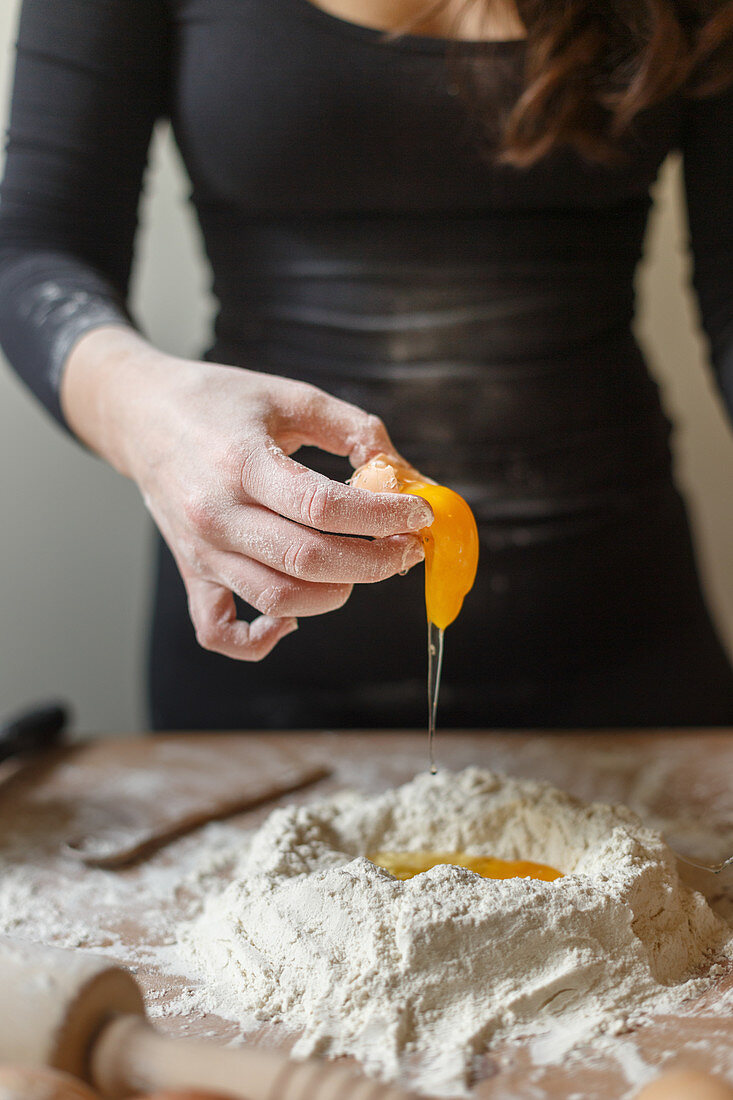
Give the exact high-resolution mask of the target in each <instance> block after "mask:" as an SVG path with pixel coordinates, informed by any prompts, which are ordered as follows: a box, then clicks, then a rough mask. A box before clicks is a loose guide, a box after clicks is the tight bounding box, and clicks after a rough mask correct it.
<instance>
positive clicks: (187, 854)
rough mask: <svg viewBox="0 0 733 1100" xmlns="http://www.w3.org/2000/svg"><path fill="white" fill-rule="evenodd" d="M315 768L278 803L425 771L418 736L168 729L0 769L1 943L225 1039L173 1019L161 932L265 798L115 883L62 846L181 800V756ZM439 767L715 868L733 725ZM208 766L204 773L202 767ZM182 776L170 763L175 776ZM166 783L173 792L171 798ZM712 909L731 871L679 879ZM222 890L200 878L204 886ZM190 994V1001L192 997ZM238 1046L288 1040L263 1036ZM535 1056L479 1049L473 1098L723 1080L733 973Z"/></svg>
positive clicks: (175, 981)
mask: <svg viewBox="0 0 733 1100" xmlns="http://www.w3.org/2000/svg"><path fill="white" fill-rule="evenodd" d="M273 754H275V755H277V754H279V755H280V757H281V758H297V759H301V760H303V759H305V760H309V761H311V760H312V761H323V762H325V763H326V764H328V765H329V766H330V767H331V768H332V769H333V771H332V775H331V776H330V777H329V778H327V779H324V780H322V781H321V782H319V783H318V784H316V785H315V786H314V787H311V788H309V789H307V790H304V791H301V792H298V793H297V794H293V795H291V796H289V797H288V799H285V800H284V801H291V800H293V799H297V800H299V801H306V800H308V799H312V798H314V797H320V796H322V795H326V794H329V793H331V792H333V791H335V790H337V789H340V788H343V787H344V786H348V787H354V788H357V789H361V790H365V791H377V790H381V789H384V788H385V787H387V786H391V785H395V784H399V783H402V782H404V781H406V780H408V779H410V778H411V777H412V776H413V775H414V774H415V773H416V772H417V771H420V770H423V769H424V768H425V767H426V765H427V744H426V737H425V735H424V734H419V733H401V732H394V733H384V732H380V733H373V732H372V733H370V732H368V731H365V732H363V733H355V732H349V733H334V732H329V733H313V734H311V733H283V734H272V733H267V734H262V735H257V734H251V733H248V734H212V735H208V736H207V735H202V734H180V735H175V734H171V735H166V736H164V737H156V738H139V739H135V740H130V739H129V738H119V739H112V740H99V741H96V742H94V743H91V744H89V745H87V746H81V747H78V748H75V749H73V750H71V751H69V752H66V753H61V754H59V755H57V756H55V757H52V758H50V759H49V760H48V761H47V762H46V763H45V764H43V765H41V766H31V767H30V768H25V769H24V770H22V771H20V772H15V774H13V771H14V769H13V767H12V766H9V765H5V766H4V768H3V769H0V932H7V933H9V934H17V935H19V936H25V937H27V938H32V939H37V940H44V941H46V942H54V943H58V944H60V945H62V946H68V947H73V948H76V949H79V950H92V951H97V952H100V951H101V952H102V953H106V954H108V955H110V956H111V957H114V958H117V959H119V960H121V961H122V962H123V963H125V964H126V965H129V966H131V967H133V968H134V969H135V972H136V974H137V977H138V979H139V980H140V982H141V984H142V985H143V987H144V989H145V990H146V995H147V998H148V1004H149V1007H150V1011H151V1014H152V1015H153V1016H154V1018H155V1020H156V1024H157V1026H159V1027H160V1028H161V1029H163V1030H165V1031H168V1032H170V1033H171V1034H176V1035H183V1034H185V1035H190V1036H199V1037H207V1038H212V1039H216V1040H221V1041H227V1040H231V1039H232V1038H233V1037H234V1036H235V1035H236V1034H237V1032H236V1028H235V1027H234V1026H233V1025H232V1024H231V1023H230V1022H228V1021H225V1020H222V1019H219V1018H218V1017H212V1016H201V1015H199V1014H197V1013H196V1012H191V1011H187V1010H186V1008H185V1004H186V997H187V990H189V989H190V988H191V984H192V983H191V981H190V979H187V978H186V977H185V976H183V975H180V974H178V975H176V974H172V973H171V966H170V961H169V959H168V955H167V953H170V952H171V943H172V937H173V928H174V924H175V923H176V922H177V921H178V920H180V919H183V918H184V917H185V916H186V914H187V913H188V912H189V911H190V905H191V896H190V891H189V890H188V888H187V885H186V876H187V875H190V874H191V871H192V868H195V867H196V861H197V858H198V856H199V854H200V851H201V845H202V843H203V841H204V839H205V840H206V843H207V844H208V845H212V844H213V845H214V846H216V845H217V844H220V845H221V850H222V866H221V868H220V872H219V875H220V881H226V877H227V874H228V872H229V871H230V870H231V859H229V860H228V856H227V852H229V854H230V855H231V846H232V843H233V842H237V840H238V837H239V836H240V835H241V832H242V831H247V830H251V829H252V828H254V827H256V826H257V825H258V824H259V823H260V822H261V821H262V820H263V819H264V818H265V817H266V816H267V814H268V813H269V812H270V811H271V810H272V808H273V806H274V805H275V804H276V803H270V804H268V805H267V806H262V807H259V808H258V809H256V810H253V811H251V812H249V813H246V814H241V815H238V816H237V817H235V818H232V819H230V820H229V821H228V822H227V823H226V824H219V825H217V824H214V825H209V826H206V827H205V829H204V830H203V832H201V831H199V832H197V833H193V834H191V835H189V836H186V837H183V838H180V839H178V840H176V841H175V842H173V843H171V844H170V845H169V846H167V847H166V848H164V849H163V850H161V851H159V852H157V853H156V854H154V855H153V856H152V857H150V858H149V859H148V860H146V861H145V862H143V863H141V864H140V865H139V866H134V867H131V868H128V869H124V870H120V871H101V870H96V869H91V868H86V867H82V866H81V865H79V864H78V863H76V862H74V861H73V860H70V859H69V858H68V857H67V856H64V854H63V844H64V842H65V841H68V840H72V839H74V838H76V837H78V836H79V835H80V833H83V832H85V831H86V832H89V830H92V831H93V830H94V828H95V827H103V825H104V823H105V816H106V815H109V814H114V813H115V812H117V810H118V809H119V807H120V806H124V803H125V800H126V798H127V797H129V794H130V792H131V791H133V790H135V792H136V794H137V796H138V797H139V796H140V792H141V790H142V787H145V792H144V793H145V799H146V800H148V802H149V805H150V807H152V808H154V807H155V806H156V804H162V801H163V800H165V799H168V800H170V799H173V798H176V797H178V795H179V794H180V790H179V788H180V783H181V775H182V771H181V769H182V767H183V765H182V763H181V762H182V761H188V763H187V764H186V767H191V766H195V767H196V769H197V770H199V771H200V772H201V773H202V774H206V775H207V776H209V777H210V780H211V783H212V784H214V785H215V784H216V782H217V770H218V773H219V775H221V774H222V769H224V770H225V771H226V773H227V775H228V776H236V775H241V776H242V777H247V779H248V781H251V780H252V777H253V776H256V775H257V769H258V768H259V769H262V768H264V766H265V764H266V762H267V760H268V759H269V758H270V757H271V756H272V755H273ZM437 756H438V761H439V764H441V765H442V766H446V767H450V768H455V769H458V768H462V767H464V766H466V765H468V764H478V765H481V766H485V767H489V768H491V769H494V770H496V771H500V772H505V773H508V774H512V775H516V776H525V777H532V778H540V779H546V780H549V781H550V782H552V783H554V784H556V785H557V786H559V787H562V788H564V789H565V790H568V791H570V792H571V793H573V794H575V795H577V796H579V797H581V798H584V799H601V800H605V801H620V802H625V803H626V804H627V805H629V806H631V807H632V808H633V809H634V810H635V811H636V812H637V813H639V814H640V815H641V817H642V818H643V819H644V820H645V821H646V822H647V823H649V824H652V825H655V826H658V827H661V828H664V829H667V830H673V831H674V832H675V834H678V835H680V836H681V837H682V839H683V840H684V841H685V842H686V843H688V844H690V845H691V846H692V845H696V846H697V848H698V849H699V850H700V851H706V852H709V853H710V854H711V855H712V856H716V855H722V854H724V853H725V852H731V851H733V731H705V730H700V731H684V732H665V731H660V732H633V731H631V732H629V731H627V732H621V733H573V734H557V733H533V732H529V733H514V732H512V733H499V732H488V731H487V732H484V731H477V732H470V733H468V732H460V733H450V732H445V731H443V732H441V733H440V734H439V736H438V742H437ZM207 761H208V763H207ZM183 770H184V771H185V768H183ZM177 785H178V786H177ZM691 882H692V884H693V885H695V886H696V887H697V888H703V889H704V892H705V893H706V895H707V896H708V898H709V900H710V902H711V904H712V905H713V906H714V907H715V908H716V910H717V911H718V912H719V913H720V914H721V915H722V916H723V917H724V918H725V919H727V920H729V921H730V922H731V923H733V874H730V873H726V875H725V876H723V877H718V878H714V877H709V876H699V875H695V874H693V876H692V879H691ZM219 885H220V882H219V880H217V881H215V882H214V881H212V883H211V887H212V888H217V889H218V888H219ZM191 996H192V999H193V994H192V995H191ZM248 1040H249V1041H259V1042H272V1041H278V1042H283V1043H285V1044H286V1043H287V1038H286V1037H285V1036H284V1035H283V1034H282V1033H280V1034H278V1031H277V1029H273V1028H270V1029H267V1030H263V1032H261V1033H258V1034H257V1035H255V1036H249V1037H248ZM542 1061H543V1058H542V1054H541V1047H538V1046H537V1044H534V1045H532V1044H525V1045H524V1046H522V1045H515V1046H508V1047H503V1048H501V1049H495V1050H492V1051H491V1053H490V1054H489V1055H487V1056H486V1057H485V1058H484V1059H483V1060H482V1062H481V1064H480V1066H478V1067H477V1084H476V1088H475V1092H476V1096H477V1097H479V1098H480V1100H507V1098H509V1097H523V1098H525V1097H526V1098H530V1097H531V1098H532V1100H551V1098H558V1100H559V1098H561V1097H562V1098H563V1100H569V1098H571V1097H578V1098H580V1097H583V1098H584V1100H611V1098H613V1100H617V1098H620V1097H627V1096H628V1097H631V1096H633V1095H635V1093H636V1091H637V1089H638V1087H639V1085H640V1083H642V1082H643V1081H644V1080H646V1079H649V1078H650V1077H652V1076H654V1075H655V1072H656V1069H657V1068H658V1067H662V1066H663V1067H665V1068H669V1067H671V1066H674V1065H676V1064H680V1063H684V1064H685V1065H692V1066H695V1067H697V1068H703V1069H711V1070H715V1071H718V1072H722V1073H723V1074H726V1075H728V1076H729V1077H731V1079H733V970H729V971H728V972H726V973H723V974H721V975H720V977H719V980H718V981H717V985H716V988H715V990H714V991H713V992H712V993H710V994H708V995H706V996H705V997H704V998H702V999H701V1000H700V1001H699V1002H697V1003H696V1004H694V1005H691V1006H690V1007H689V1009H687V1010H686V1011H685V1012H684V1014H682V1015H681V1016H679V1017H675V1018H656V1019H654V1020H653V1021H651V1022H650V1023H649V1024H647V1025H645V1026H644V1027H642V1028H639V1029H637V1030H636V1031H634V1032H632V1033H629V1034H626V1035H623V1036H619V1037H618V1039H617V1040H615V1041H614V1047H613V1049H612V1052H611V1053H610V1054H609V1053H606V1054H604V1055H603V1056H602V1057H601V1056H594V1055H593V1054H592V1052H589V1053H588V1055H587V1056H584V1057H582V1058H580V1059H575V1060H573V1061H572V1062H567V1063H566V1064H563V1063H560V1064H545V1065H543V1064H542Z"/></svg>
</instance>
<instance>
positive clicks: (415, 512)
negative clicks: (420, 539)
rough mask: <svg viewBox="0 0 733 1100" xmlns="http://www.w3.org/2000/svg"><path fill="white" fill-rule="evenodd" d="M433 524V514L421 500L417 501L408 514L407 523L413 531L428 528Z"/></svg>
mask: <svg viewBox="0 0 733 1100" xmlns="http://www.w3.org/2000/svg"><path fill="white" fill-rule="evenodd" d="M432 522H433V512H432V509H431V508H430V506H429V505H428V504H426V503H425V501H423V500H417V501H416V502H415V504H413V506H412V508H411V509H410V512H409V514H408V523H409V525H410V527H412V528H414V530H416V531H419V530H421V529H422V528H423V527H429V526H430V524H431V523H432Z"/></svg>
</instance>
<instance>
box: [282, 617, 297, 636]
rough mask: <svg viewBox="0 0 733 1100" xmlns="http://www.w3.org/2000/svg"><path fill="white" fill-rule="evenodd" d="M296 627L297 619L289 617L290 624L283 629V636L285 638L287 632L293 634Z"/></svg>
mask: <svg viewBox="0 0 733 1100" xmlns="http://www.w3.org/2000/svg"><path fill="white" fill-rule="evenodd" d="M297 629H298V620H297V619H291V620H290V625H289V626H288V628H287V630H284V631H283V638H287V636H288V634H293V633H294V632H295V631H296V630H297Z"/></svg>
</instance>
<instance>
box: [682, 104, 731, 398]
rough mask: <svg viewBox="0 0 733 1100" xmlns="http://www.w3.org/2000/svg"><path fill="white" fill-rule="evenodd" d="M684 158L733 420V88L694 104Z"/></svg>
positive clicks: (703, 283) (716, 359) (699, 275)
mask: <svg viewBox="0 0 733 1100" xmlns="http://www.w3.org/2000/svg"><path fill="white" fill-rule="evenodd" d="M683 155H684V164H685V190H686V194H687V211H688V219H689V227H690V243H691V246H692V253H693V260H694V284H695V289H696V291H697V295H698V300H699V303H700V310H701V314H702V323H703V327H704V329H705V332H706V334H707V336H708V339H709V341H710V355H711V360H712V364H713V368H714V370H715V374H716V377H717V380H718V385H719V386H720V390H721V392H722V394H723V397H724V399H725V401H726V404H727V406H728V410H729V412H730V415H731V416H732V417H733V88H731V89H729V90H728V91H727V92H725V93H724V94H723V95H719V96H715V97H711V98H706V99H700V100H694V101H692V102H691V103H690V105H689V113H688V120H687V125H686V128H685V134H684V141H683Z"/></svg>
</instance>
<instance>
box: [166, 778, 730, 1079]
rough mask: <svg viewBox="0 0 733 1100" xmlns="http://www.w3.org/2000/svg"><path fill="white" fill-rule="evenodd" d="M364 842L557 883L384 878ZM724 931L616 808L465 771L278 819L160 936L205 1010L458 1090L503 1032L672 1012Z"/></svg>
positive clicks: (506, 1035)
mask: <svg viewBox="0 0 733 1100" xmlns="http://www.w3.org/2000/svg"><path fill="white" fill-rule="evenodd" d="M379 850H382V851H385V850H411V851H418V850H432V851H443V852H450V851H465V852H468V853H472V854H485V855H495V856H500V857H503V858H505V859H528V860H534V861H537V862H541V863H548V864H550V865H552V866H554V867H556V868H558V870H561V871H563V872H564V877H562V878H559V879H557V880H555V881H554V882H542V881H536V880H530V879H507V880H503V881H499V880H490V879H483V878H480V877H479V876H478V875H476V874H474V873H473V872H471V871H468V870H466V869H463V868H460V867H454V866H447V865H442V866H437V867H434V868H432V869H431V870H429V871H427V872H425V873H423V874H420V875H417V876H416V877H414V878H412V879H409V880H407V881H400V880H398V879H396V878H394V877H392V876H391V875H390V874H389V873H388V872H386V871H384V870H382V869H380V868H379V867H377V866H375V865H374V864H373V863H371V862H370V861H369V860H368V859H367V858H366V853H368V852H375V851H379ZM730 936H731V933H730V929H729V928H728V927H727V926H726V925H725V924H724V923H723V922H722V921H721V920H720V919H719V918H718V917H716V916H715V915H714V914H713V912H712V910H711V909H710V908H709V907H708V905H707V903H706V902H705V900H704V899H703V897H702V896H701V895H700V894H696V893H693V892H691V891H690V890H688V889H687V888H686V887H685V886H684V885H683V884H682V883H681V882H680V880H679V878H678V876H677V872H676V868H675V863H674V860H673V858H672V856H671V854H670V853H669V851H668V849H667V848H666V846H665V845H664V843H663V841H662V840H661V838H660V836H659V835H658V834H657V833H655V832H653V831H651V830H649V829H646V828H644V827H643V826H642V824H641V822H640V820H639V819H638V818H637V817H636V816H635V815H634V814H633V813H632V812H631V811H630V810H627V809H625V808H623V807H612V806H606V805H602V804H599V803H594V804H588V803H583V802H579V801H577V800H575V799H573V798H571V797H570V796H569V795H566V794H564V793H563V792H561V791H558V790H555V789H554V788H552V787H550V786H548V785H546V784H542V783H537V782H533V781H529V780H514V779H508V778H504V777H501V776H498V775H495V774H492V773H490V772H487V771H482V770H479V769H476V768H469V769H467V770H465V771H463V772H459V773H451V772H447V771H445V772H441V773H439V774H438V775H436V776H432V775H428V774H425V775H420V776H418V777H417V778H416V779H414V780H413V781H412V782H410V783H408V784H406V785H405V786H403V787H400V788H397V789H394V790H390V791H387V792H386V793H384V794H381V795H376V796H367V795H363V794H357V793H344V794H340V795H337V796H335V797H333V798H332V799H330V800H328V801H323V802H319V803H312V804H310V805H307V806H292V807H288V808H285V809H278V810H276V811H275V812H273V813H272V814H271V815H270V817H269V818H268V819H267V821H266V822H265V824H264V825H263V826H262V827H261V828H260V829H259V831H258V832H257V833H256V834H255V835H254V836H253V838H252V839H251V843H250V844H249V846H248V847H247V849H246V851H245V852H244V854H243V856H242V859H241V861H240V863H239V866H238V868H237V869H236V872H235V875H234V881H232V882H231V884H230V885H229V886H228V887H227V888H226V889H224V890H223V891H222V892H220V893H219V894H217V895H214V896H210V897H209V898H208V899H207V900H206V901H205V902H204V904H203V908H202V911H201V913H200V915H199V916H197V917H196V918H195V919H194V920H192V921H188V922H185V923H182V924H181V925H179V928H178V939H179V947H180V950H181V952H182V954H183V955H184V957H185V959H186V963H187V966H188V967H189V968H190V969H192V970H193V972H194V973H197V974H198V976H199V977H201V978H202V979H203V980H204V986H203V993H202V995H201V996H202V998H203V1004H204V1005H205V1006H206V1005H207V1004H208V1007H209V1008H210V1009H211V1010H212V1011H215V1012H218V1013H219V1014H221V1015H223V1016H226V1017H228V1018H230V1019H232V1020H235V1021H239V1022H242V1024H243V1026H247V1025H250V1026H251V1022H252V1020H253V1019H254V1020H258V1021H270V1020H275V1021H279V1022H282V1023H285V1024H287V1025H289V1026H290V1027H292V1028H293V1029H294V1030H297V1031H299V1032H300V1033H301V1035H300V1037H299V1038H298V1040H297V1043H296V1046H295V1048H294V1053H295V1054H296V1055H307V1054H310V1053H315V1052H317V1053H319V1054H327V1055H332V1056H335V1055H339V1054H350V1055H353V1056H355V1057H356V1058H357V1059H358V1060H359V1061H360V1062H361V1063H362V1065H363V1066H364V1068H365V1069H366V1070H367V1071H368V1072H370V1073H372V1074H374V1075H376V1076H380V1077H383V1078H388V1079H398V1080H402V1081H403V1082H404V1083H406V1084H409V1085H411V1086H412V1087H415V1088H423V1089H425V1091H428V1092H430V1093H431V1094H433V1095H455V1094H460V1093H462V1092H465V1091H466V1089H467V1088H468V1086H469V1085H470V1080H471V1071H472V1064H473V1061H474V1059H475V1058H476V1057H477V1056H480V1055H481V1054H483V1053H485V1052H486V1051H487V1050H489V1049H490V1048H491V1047H492V1045H495V1044H496V1043H498V1042H500V1041H502V1040H508V1039H517V1038H522V1037H535V1041H537V1040H538V1039H539V1040H540V1041H541V1042H547V1041H548V1036H552V1035H553V1034H556V1035H557V1036H558V1037H560V1036H564V1037H565V1038H564V1040H562V1041H564V1042H565V1043H566V1044H567V1047H568V1049H569V1050H572V1049H574V1048H578V1047H580V1046H582V1045H583V1044H585V1043H587V1042H588V1041H589V1039H591V1038H593V1037H595V1036H599V1035H603V1034H607V1035H613V1034H619V1033H620V1032H621V1031H622V1030H623V1029H624V1028H625V1027H626V1026H628V1025H629V1023H633V1021H634V1020H635V1019H636V1020H639V1019H644V1018H647V1017H648V1015H649V1014H650V1013H651V1012H665V1011H674V1010H675V1008H676V1007H678V1006H679V1005H681V1004H682V1002H683V1001H684V1000H685V999H687V998H688V997H690V996H692V995H694V994H697V993H700V992H701V991H702V990H704V989H705V988H706V987H707V984H708V982H707V981H706V979H705V978H704V977H702V976H701V975H704V973H705V971H706V970H709V968H710V966H711V964H712V962H713V960H714V958H715V956H716V955H717V956H722V955H723V954H728V953H730V951H731V939H730ZM245 1022H246V1023H245ZM540 1060H541V1059H540Z"/></svg>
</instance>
